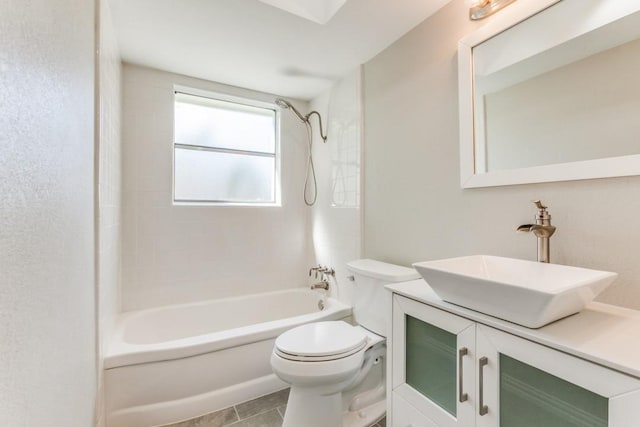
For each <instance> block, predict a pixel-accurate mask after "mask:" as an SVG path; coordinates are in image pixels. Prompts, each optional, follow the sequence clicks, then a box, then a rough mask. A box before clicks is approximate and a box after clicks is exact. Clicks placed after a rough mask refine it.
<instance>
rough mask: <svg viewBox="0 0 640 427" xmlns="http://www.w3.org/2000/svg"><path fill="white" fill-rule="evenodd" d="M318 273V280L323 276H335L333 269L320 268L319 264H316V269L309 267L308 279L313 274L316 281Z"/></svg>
mask: <svg viewBox="0 0 640 427" xmlns="http://www.w3.org/2000/svg"><path fill="white" fill-rule="evenodd" d="M318 273H320V278H324V277H325V275H327V276H334V277H335V275H336V272H335V270H334V269H333V268H330V267H325V266H322V265H320V264H318V266H317V267H311V268H310V269H309V277H311V275H312V274H313V276H314V277H315V278H316V279H317V278H318Z"/></svg>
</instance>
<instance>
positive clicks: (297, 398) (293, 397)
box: [282, 387, 386, 427]
mask: <svg viewBox="0 0 640 427" xmlns="http://www.w3.org/2000/svg"><path fill="white" fill-rule="evenodd" d="M343 409H344V403H343V399H342V393H335V394H331V395H328V396H320V395H318V394H317V393H312V392H311V389H308V388H307V389H305V388H297V389H294V387H292V388H291V391H290V394H289V401H288V402H287V409H286V412H285V415H284V421H283V424H282V427H300V426H305V427H327V426H335V427H369V426H370V425H372V424H373V423H375V422H376V421H378V420H379V419H380V418H382V417H383V416H384V415H385V413H386V400H385V399H384V397H383V398H382V399H381V400H379V401H377V402H374V403H372V404H370V405H368V406H366V407H364V408H359V409H357V410H354V411H349V410H347V411H343Z"/></svg>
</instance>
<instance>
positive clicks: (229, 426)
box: [163, 388, 386, 427]
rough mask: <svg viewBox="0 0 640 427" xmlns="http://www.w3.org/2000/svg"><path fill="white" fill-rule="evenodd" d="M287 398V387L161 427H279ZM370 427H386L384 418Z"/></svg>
mask: <svg viewBox="0 0 640 427" xmlns="http://www.w3.org/2000/svg"><path fill="white" fill-rule="evenodd" d="M288 398H289V389H288V388H287V389H284V390H280V391H277V392H275V393H272V394H268V395H266V396H262V397H259V398H257V399H254V400H250V401H248V402H244V403H240V404H238V405H235V406H231V407H229V408H225V409H222V410H220V411H217V412H212V413H210V414H206V415H203V416H201V417H198V418H192V419H190V420H187V421H182V422H179V423H176V424H167V425H165V426H163V427H280V426H282V416H283V415H284V411H285V410H286V409H287V399H288ZM300 427H304V426H300ZM327 427H332V426H327ZM371 427H386V420H385V418H383V419H381V420H380V421H378V422H377V423H376V424H373V425H372V426H371Z"/></svg>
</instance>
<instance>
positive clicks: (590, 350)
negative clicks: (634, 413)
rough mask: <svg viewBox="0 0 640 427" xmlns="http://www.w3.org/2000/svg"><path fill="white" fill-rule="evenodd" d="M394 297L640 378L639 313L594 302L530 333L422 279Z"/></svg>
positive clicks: (397, 289)
mask: <svg viewBox="0 0 640 427" xmlns="http://www.w3.org/2000/svg"><path fill="white" fill-rule="evenodd" d="M386 287H387V289H389V290H390V291H392V292H393V293H396V294H399V295H403V296H405V297H407V298H411V299H413V300H416V301H419V302H422V303H424V304H427V305H430V306H432V307H436V308H439V309H441V310H444V311H447V312H449V313H453V314H455V315H457V316H461V317H464V318H466V319H469V320H472V321H474V322H477V323H481V324H483V325H487V326H491V327H493V328H496V329H499V330H502V331H504V332H507V333H510V334H512V335H517V336H519V337H522V338H525V339H528V340H530V341H534V342H536V343H539V344H543V345H546V346H547V347H551V348H554V349H556V350H560V351H562V352H565V353H568V354H571V355H574V356H577V357H580V358H582V359H585V360H588V361H591V362H594V363H597V364H600V365H603V366H606V367H608V368H611V369H615V370H617V371H619V372H622V373H625V374H628V375H632V376H634V377H637V378H640V311H636V310H631V309H627V308H623V307H617V306H613V305H609V304H603V303H597V302H593V303H591V304H589V305H588V306H587V308H586V309H585V310H583V311H581V312H580V313H577V314H574V315H572V316H569V317H566V318H564V319H560V320H558V321H556V322H553V323H551V324H549V325H547V326H544V327H542V328H540V329H529V328H525V327H523V326H519V325H516V324H515V323H511V322H507V321H505V320H501V319H498V318H495V317H492V316H488V315H486V314H482V313H479V312H477V311H473V310H469V309H466V308H464V307H460V306H457V305H454V304H450V303H448V302H445V301H442V300H441V299H440V298H439V297H438V296H437V295H436V294H435V292H433V290H432V289H431V288H430V287H429V285H428V284H427V283H426V282H425V281H424V280H422V279H420V280H412V281H410V282H402V283H399V284H393V285H387V286H386Z"/></svg>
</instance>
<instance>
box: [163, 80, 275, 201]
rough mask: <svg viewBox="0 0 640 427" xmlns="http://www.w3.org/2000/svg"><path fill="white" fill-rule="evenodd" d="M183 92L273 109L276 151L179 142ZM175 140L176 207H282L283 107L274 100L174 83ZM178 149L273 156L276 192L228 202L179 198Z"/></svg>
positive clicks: (173, 193) (173, 181) (173, 189)
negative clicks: (268, 197)
mask: <svg viewBox="0 0 640 427" xmlns="http://www.w3.org/2000/svg"><path fill="white" fill-rule="evenodd" d="M177 94H184V95H188V96H197V97H202V98H207V99H211V100H213V101H222V102H230V103H234V104H239V105H243V106H248V107H255V108H263V109H267V110H271V111H273V112H274V118H275V120H274V137H275V144H274V153H273V155H271V154H270V153H266V152H260V151H251V150H236V149H232V148H222V147H210V146H201V145H192V144H180V143H178V142H177V141H176V130H175V128H176V126H175V123H176V122H175V105H176V95H177ZM172 119H173V120H172V131H173V132H172V140H171V155H172V170H171V201H172V204H173V205H176V206H252V207H269V206H273V207H280V206H282V200H281V192H282V185H281V182H282V181H281V150H280V136H281V132H280V119H281V112H280V109H279V108H278V107H277V106H276V105H275V103H274V102H268V101H262V100H259V99H254V98H248V97H243V96H237V95H230V94H227V93H223V92H215V91H211V90H204V89H197V88H193V87H188V86H181V85H174V86H173V101H172ZM176 149H187V150H193V151H206V152H216V153H227V154H237V155H241V156H255V157H272V158H273V159H274V171H273V186H274V195H273V200H272V201H266V202H265V201H259V202H251V201H229V200H197V199H196V200H186V199H176Z"/></svg>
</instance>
